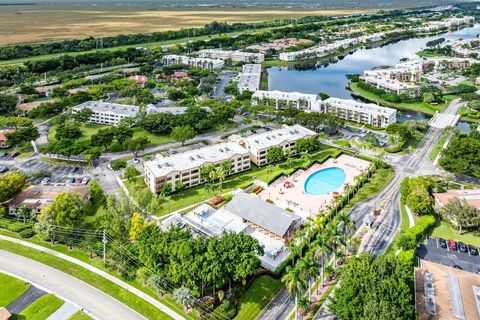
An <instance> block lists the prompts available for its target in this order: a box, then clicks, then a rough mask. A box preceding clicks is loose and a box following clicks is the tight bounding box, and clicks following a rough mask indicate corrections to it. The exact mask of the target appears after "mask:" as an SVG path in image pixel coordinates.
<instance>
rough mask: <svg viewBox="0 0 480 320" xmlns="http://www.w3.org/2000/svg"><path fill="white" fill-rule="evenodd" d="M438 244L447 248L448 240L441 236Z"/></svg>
mask: <svg viewBox="0 0 480 320" xmlns="http://www.w3.org/2000/svg"><path fill="white" fill-rule="evenodd" d="M438 244H439V245H440V247H441V248H443V249H447V240H445V239H442V238H439V239H438Z"/></svg>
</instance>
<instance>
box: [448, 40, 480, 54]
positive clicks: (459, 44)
mask: <svg viewBox="0 0 480 320" xmlns="http://www.w3.org/2000/svg"><path fill="white" fill-rule="evenodd" d="M447 45H450V46H451V47H452V51H453V53H454V54H455V55H456V56H457V57H463V58H467V57H477V58H480V40H479V39H472V40H455V41H451V42H447Z"/></svg>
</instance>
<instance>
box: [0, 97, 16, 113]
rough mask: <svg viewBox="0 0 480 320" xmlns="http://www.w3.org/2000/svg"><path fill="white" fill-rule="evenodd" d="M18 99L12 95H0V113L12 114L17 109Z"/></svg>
mask: <svg viewBox="0 0 480 320" xmlns="http://www.w3.org/2000/svg"><path fill="white" fill-rule="evenodd" d="M17 103H18V98H17V96H15V95H13V94H0V113H2V114H13V113H14V112H15V110H16V108H17Z"/></svg>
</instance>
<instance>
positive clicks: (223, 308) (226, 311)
mask: <svg viewBox="0 0 480 320" xmlns="http://www.w3.org/2000/svg"><path fill="white" fill-rule="evenodd" d="M215 311H216V312H217V313H218V314H220V315H222V316H223V317H224V318H227V319H233V318H235V316H236V315H237V308H235V306H234V305H233V304H232V303H231V302H230V301H229V300H223V302H222V304H221V305H219V306H218V308H217V309H216V310H215Z"/></svg>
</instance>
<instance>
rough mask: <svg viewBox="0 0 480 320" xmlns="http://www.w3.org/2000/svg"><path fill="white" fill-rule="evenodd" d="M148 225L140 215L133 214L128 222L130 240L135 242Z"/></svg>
mask: <svg viewBox="0 0 480 320" xmlns="http://www.w3.org/2000/svg"><path fill="white" fill-rule="evenodd" d="M147 226H148V223H147V222H146V221H145V220H143V219H142V216H141V215H140V213H138V212H135V213H134V214H133V215H132V219H131V220H130V232H129V233H128V234H129V235H130V239H132V240H133V241H135V240H136V239H137V237H138V236H139V235H140V234H141V233H142V232H143V231H144V230H145V229H146V228H147Z"/></svg>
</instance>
